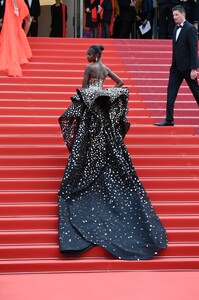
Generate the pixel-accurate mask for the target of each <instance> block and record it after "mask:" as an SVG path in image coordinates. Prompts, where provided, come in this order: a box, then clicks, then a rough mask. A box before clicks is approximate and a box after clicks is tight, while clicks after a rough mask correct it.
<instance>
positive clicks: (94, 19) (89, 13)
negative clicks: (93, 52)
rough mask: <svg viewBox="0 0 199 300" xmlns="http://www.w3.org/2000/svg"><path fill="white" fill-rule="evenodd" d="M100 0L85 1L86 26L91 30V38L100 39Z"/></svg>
mask: <svg viewBox="0 0 199 300" xmlns="http://www.w3.org/2000/svg"><path fill="white" fill-rule="evenodd" d="M98 5H99V0H85V1H84V9H85V14H86V24H85V26H86V27H88V28H89V36H90V38H97V37H98V25H99V13H98Z"/></svg>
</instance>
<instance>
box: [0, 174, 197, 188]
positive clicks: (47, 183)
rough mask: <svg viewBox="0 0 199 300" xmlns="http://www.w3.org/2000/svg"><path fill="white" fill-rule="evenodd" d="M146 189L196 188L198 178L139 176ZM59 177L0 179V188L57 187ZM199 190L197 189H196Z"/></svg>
mask: <svg viewBox="0 0 199 300" xmlns="http://www.w3.org/2000/svg"><path fill="white" fill-rule="evenodd" d="M140 180H141V181H142V183H143V185H144V187H145V188H146V189H171V190H176V189H177V190H178V189H181V188H182V189H190V190H191V189H198V187H199V178H198V179H195V178H177V179H176V178H172V179H170V178H167V177H165V178H157V177H155V178H142V177H141V178H140ZM60 183H61V178H56V179H42V178H41V179H40V178H39V179H28V180H27V179H22V180H21V179H18V180H17V179H1V180H0V189H1V190H2V191H7V190H24V188H25V189H26V190H35V189H36V190H46V189H47V190H48V189H49V190H50V189H53V190H55V189H59V187H60ZM198 190H199V189H198Z"/></svg>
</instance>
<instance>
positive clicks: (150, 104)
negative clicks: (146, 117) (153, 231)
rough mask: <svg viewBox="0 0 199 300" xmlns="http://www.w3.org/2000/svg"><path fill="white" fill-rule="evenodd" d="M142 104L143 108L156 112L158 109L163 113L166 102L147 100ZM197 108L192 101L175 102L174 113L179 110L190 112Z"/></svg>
mask: <svg viewBox="0 0 199 300" xmlns="http://www.w3.org/2000/svg"><path fill="white" fill-rule="evenodd" d="M144 104H145V107H146V108H147V109H149V110H152V109H153V110H157V109H160V110H164V111H165V105H166V102H165V101H162V102H161V101H159V102H155V101H153V100H151V101H150V100H149V99H148V101H144ZM196 108H197V104H196V102H195V100H194V99H192V100H190V101H187V102H185V101H176V103H175V112H178V111H180V110H185V109H187V110H191V111H192V109H196Z"/></svg>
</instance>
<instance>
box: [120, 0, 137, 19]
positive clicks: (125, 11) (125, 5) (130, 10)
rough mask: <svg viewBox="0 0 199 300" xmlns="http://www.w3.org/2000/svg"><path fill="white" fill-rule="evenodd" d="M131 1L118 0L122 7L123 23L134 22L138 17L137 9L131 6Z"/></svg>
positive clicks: (121, 16) (121, 17)
mask: <svg viewBox="0 0 199 300" xmlns="http://www.w3.org/2000/svg"><path fill="white" fill-rule="evenodd" d="M130 3H131V0H118V4H119V7H120V20H121V21H122V22H133V21H134V19H135V16H136V10H135V7H131V6H130Z"/></svg>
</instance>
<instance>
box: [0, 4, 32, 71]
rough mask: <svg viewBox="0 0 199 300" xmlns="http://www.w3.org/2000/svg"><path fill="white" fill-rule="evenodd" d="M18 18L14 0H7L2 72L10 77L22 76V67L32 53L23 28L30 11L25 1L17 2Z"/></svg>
mask: <svg viewBox="0 0 199 300" xmlns="http://www.w3.org/2000/svg"><path fill="white" fill-rule="evenodd" d="M16 3H17V6H18V12H19V13H18V16H17V15H16V14H15V13H14V4H13V0H6V6H5V14H4V19H3V27H2V31H1V34H0V70H4V71H6V72H7V73H8V75H9V76H22V71H21V65H22V64H24V63H27V62H29V59H30V58H31V56H32V52H31V49H30V46H29V43H28V40H27V37H26V34H25V32H24V30H23V28H22V22H23V20H24V18H25V17H26V16H27V15H28V14H29V10H28V7H27V5H26V4H25V2H24V0H16Z"/></svg>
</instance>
